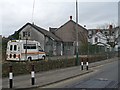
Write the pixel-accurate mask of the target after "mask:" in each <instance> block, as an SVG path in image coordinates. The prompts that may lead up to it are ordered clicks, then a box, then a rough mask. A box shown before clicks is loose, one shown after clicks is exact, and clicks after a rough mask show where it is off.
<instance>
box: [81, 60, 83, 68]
mask: <svg viewBox="0 0 120 90" xmlns="http://www.w3.org/2000/svg"><path fill="white" fill-rule="evenodd" d="M81 70H83V59H82V62H81Z"/></svg>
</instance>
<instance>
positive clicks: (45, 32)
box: [19, 23, 61, 41]
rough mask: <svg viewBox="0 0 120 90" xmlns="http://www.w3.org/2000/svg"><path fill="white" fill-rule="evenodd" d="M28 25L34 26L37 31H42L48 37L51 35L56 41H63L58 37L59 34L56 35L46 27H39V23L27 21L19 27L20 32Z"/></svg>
mask: <svg viewBox="0 0 120 90" xmlns="http://www.w3.org/2000/svg"><path fill="white" fill-rule="evenodd" d="M27 25H30V26H32V27H33V28H35V29H36V30H37V31H39V32H40V33H42V34H44V35H45V36H47V37H49V38H51V39H54V40H56V41H61V39H60V38H58V37H57V36H55V35H54V34H53V33H51V32H49V31H47V30H45V29H43V28H41V27H39V26H37V25H35V24H31V23H26V24H25V25H24V26H23V27H22V28H20V29H19V32H20V31H21V30H22V29H23V28H25V27H26V26H27Z"/></svg>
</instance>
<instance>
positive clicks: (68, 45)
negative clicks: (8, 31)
mask: <svg viewBox="0 0 120 90" xmlns="http://www.w3.org/2000/svg"><path fill="white" fill-rule="evenodd" d="M75 26H76V23H75V22H74V21H73V20H72V17H71V18H70V20H69V21H67V22H66V23H65V24H63V25H62V26H60V27H59V28H51V27H50V28H49V31H48V30H45V29H43V28H41V27H39V26H38V25H35V24H31V23H26V24H25V25H24V26H23V27H22V28H20V29H19V35H20V39H30V40H36V41H39V42H40V43H41V47H42V48H43V50H44V51H45V52H46V53H47V54H49V55H74V54H75V52H76V29H75ZM78 41H79V50H80V45H82V44H83V43H84V44H86V43H87V29H85V28H84V27H82V26H80V25H78Z"/></svg>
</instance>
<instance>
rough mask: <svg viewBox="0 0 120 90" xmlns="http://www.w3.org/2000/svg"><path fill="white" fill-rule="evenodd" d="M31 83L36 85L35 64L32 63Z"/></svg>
mask: <svg viewBox="0 0 120 90" xmlns="http://www.w3.org/2000/svg"><path fill="white" fill-rule="evenodd" d="M31 84H32V85H35V71H34V65H32V70H31Z"/></svg>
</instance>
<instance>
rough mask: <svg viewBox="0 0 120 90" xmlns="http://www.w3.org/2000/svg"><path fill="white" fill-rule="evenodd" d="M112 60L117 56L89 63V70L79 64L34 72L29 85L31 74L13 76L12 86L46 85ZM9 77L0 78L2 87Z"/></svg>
mask: <svg viewBox="0 0 120 90" xmlns="http://www.w3.org/2000/svg"><path fill="white" fill-rule="evenodd" d="M114 60H118V58H117V57H116V58H114V59H108V60H104V61H99V62H95V63H90V64H89V70H86V69H85V66H84V70H81V67H80V66H74V67H69V68H64V69H58V70H51V71H47V72H42V73H36V74H35V85H31V75H30V74H29V75H21V76H15V77H13V78H14V79H13V80H14V81H13V83H14V84H13V88H15V89H16V88H33V87H43V86H46V85H50V84H53V83H57V82H61V81H64V80H67V79H70V78H73V77H77V76H80V75H84V74H87V73H90V72H93V69H92V67H96V66H99V65H103V64H105V63H109V62H113V61H114ZM8 81H9V78H4V79H2V88H9V82H8Z"/></svg>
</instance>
